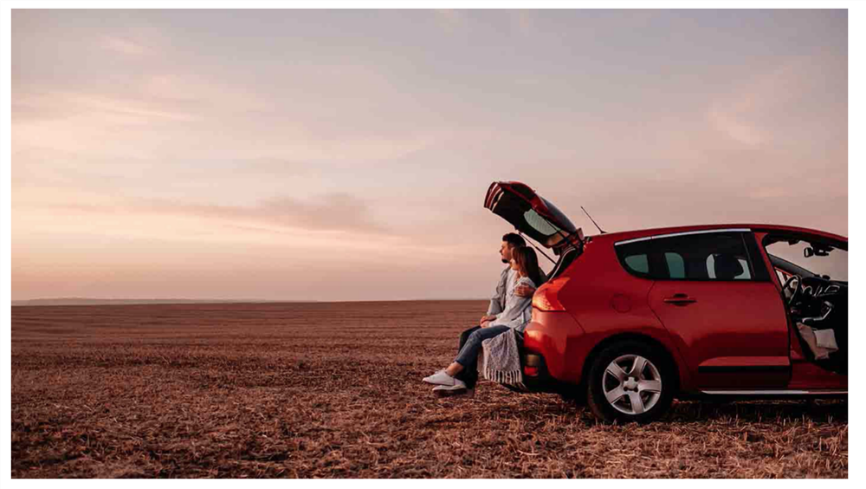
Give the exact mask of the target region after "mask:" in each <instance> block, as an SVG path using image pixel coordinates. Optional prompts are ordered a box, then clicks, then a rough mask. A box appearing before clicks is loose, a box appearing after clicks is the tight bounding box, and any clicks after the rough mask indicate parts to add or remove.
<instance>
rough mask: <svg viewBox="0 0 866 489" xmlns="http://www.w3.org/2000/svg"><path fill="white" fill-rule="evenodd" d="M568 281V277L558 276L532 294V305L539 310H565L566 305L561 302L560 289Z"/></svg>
mask: <svg viewBox="0 0 866 489" xmlns="http://www.w3.org/2000/svg"><path fill="white" fill-rule="evenodd" d="M566 283H568V278H558V279H554V280H553V281H551V282H548V283H546V284H544V285H542V286H541V287H539V288H538V290H537V291H536V292H535V295H533V296H532V307H533V308H535V309H538V310H539V311H546V312H552V311H565V306H563V305H562V303H561V302H559V297H558V295H559V291H560V290H561V289H562V287H563V286H564V285H565V284H566Z"/></svg>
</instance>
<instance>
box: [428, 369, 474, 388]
mask: <svg viewBox="0 0 866 489" xmlns="http://www.w3.org/2000/svg"><path fill="white" fill-rule="evenodd" d="M424 382H427V383H428V384H435V385H444V386H455V385H462V386H463V388H466V383H464V382H463V381H462V380H458V379H455V378H454V377H452V376H450V375H448V374H446V373H445V371H444V370H440V371H438V372H436V373H435V374H433V375H431V376H429V377H424Z"/></svg>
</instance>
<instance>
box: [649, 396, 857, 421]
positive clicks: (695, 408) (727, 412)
mask: <svg viewBox="0 0 866 489" xmlns="http://www.w3.org/2000/svg"><path fill="white" fill-rule="evenodd" d="M665 418H666V419H668V420H669V421H682V422H689V421H702V420H707V419H728V418H736V419H739V420H743V421H749V422H774V421H782V420H786V419H788V420H790V419H802V420H809V421H812V422H816V423H827V422H844V423H847V421H848V402H847V401H845V400H792V401H772V400H766V401H713V400H710V401H676V402H674V404H673V405H672V406H671V410H670V412H669V413H668V415H667V416H666V417H665Z"/></svg>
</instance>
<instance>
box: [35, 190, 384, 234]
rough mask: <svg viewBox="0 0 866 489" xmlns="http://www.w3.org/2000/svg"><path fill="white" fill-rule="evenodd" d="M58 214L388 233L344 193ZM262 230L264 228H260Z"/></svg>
mask: <svg viewBox="0 0 866 489" xmlns="http://www.w3.org/2000/svg"><path fill="white" fill-rule="evenodd" d="M46 207H50V208H52V209H54V210H57V211H67V212H73V213H74V212H85V213H98V214H121V215H123V216H125V217H127V218H132V217H133V216H142V215H155V216H173V217H187V218H195V219H204V220H210V221H219V222H223V223H227V224H235V225H243V224H244V223H248V224H260V225H265V226H273V227H275V228H276V231H285V230H286V229H296V230H309V231H337V232H355V233H358V232H360V233H370V234H382V233H387V230H386V229H385V228H384V227H383V226H381V225H380V224H378V223H376V222H375V221H374V219H373V218H372V216H371V213H370V208H369V206H368V204H367V202H366V201H364V200H362V199H359V198H358V197H355V196H353V195H350V194H347V193H332V194H326V195H322V196H320V197H318V198H317V199H315V200H312V201H302V200H299V199H295V198H292V197H280V198H272V199H267V200H263V201H261V202H260V203H259V204H257V205H255V206H228V205H218V204H190V203H182V202H176V201H169V200H163V199H138V200H134V201H129V202H123V203H121V204H119V205H111V204H99V205H95V204H55V205H50V206H46ZM261 229H264V228H260V230H261Z"/></svg>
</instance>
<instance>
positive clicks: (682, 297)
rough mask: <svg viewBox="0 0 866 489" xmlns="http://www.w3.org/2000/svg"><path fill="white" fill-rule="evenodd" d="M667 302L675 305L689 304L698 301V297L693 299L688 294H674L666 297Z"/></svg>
mask: <svg viewBox="0 0 866 489" xmlns="http://www.w3.org/2000/svg"><path fill="white" fill-rule="evenodd" d="M664 301H665V303H667V304H673V305H675V306H687V305H689V304H691V303H693V302H697V301H698V300H697V299H693V298H691V297H689V296H688V295H687V294H674V295H673V297H665V299H664Z"/></svg>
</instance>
